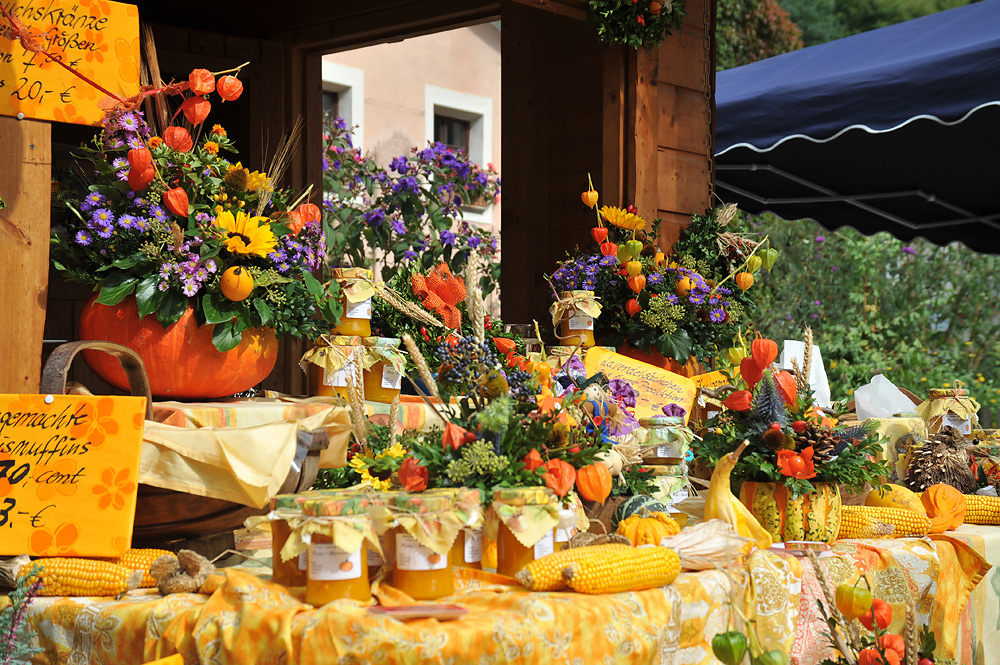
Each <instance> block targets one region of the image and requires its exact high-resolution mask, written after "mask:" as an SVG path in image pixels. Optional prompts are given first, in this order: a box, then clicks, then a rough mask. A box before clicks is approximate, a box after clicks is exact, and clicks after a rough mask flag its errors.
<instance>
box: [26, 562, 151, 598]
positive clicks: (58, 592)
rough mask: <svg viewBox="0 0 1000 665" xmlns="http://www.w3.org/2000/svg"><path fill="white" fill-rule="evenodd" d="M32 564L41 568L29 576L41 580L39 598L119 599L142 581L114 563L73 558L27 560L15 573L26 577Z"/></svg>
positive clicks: (137, 575)
mask: <svg viewBox="0 0 1000 665" xmlns="http://www.w3.org/2000/svg"><path fill="white" fill-rule="evenodd" d="M34 564H38V566H39V567H41V569H42V572H41V573H40V574H39V575H37V576H34V577H32V581H34V580H35V579H37V578H41V580H42V589H41V591H40V592H39V595H41V596H120V595H121V594H123V593H125V592H127V591H131V590H132V589H135V588H137V587H138V586H139V583H140V582H141V581H142V573H141V572H139V571H133V570H129V569H128V568H126V567H125V566H122V565H119V564H117V563H110V562H108V561H99V560H97V559H79V558H73V557H58V558H50V559H36V560H34V561H29V562H28V563H26V564H25V565H24V566H22V567H21V571H20V573H19V574H22V575H23V574H26V573H27V572H28V571H29V570H31V566H32V565H34Z"/></svg>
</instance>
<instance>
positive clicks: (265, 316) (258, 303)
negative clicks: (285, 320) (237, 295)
mask: <svg viewBox="0 0 1000 665" xmlns="http://www.w3.org/2000/svg"><path fill="white" fill-rule="evenodd" d="M253 306H254V309H256V310H257V313H258V314H259V315H260V323H261V325H265V326H266V325H267V324H268V323H270V322H271V318H272V317H273V316H274V315H273V313H272V312H271V307H270V306H269V305H268V304H267V302H265V301H264V300H262V299H260V298H254V301H253Z"/></svg>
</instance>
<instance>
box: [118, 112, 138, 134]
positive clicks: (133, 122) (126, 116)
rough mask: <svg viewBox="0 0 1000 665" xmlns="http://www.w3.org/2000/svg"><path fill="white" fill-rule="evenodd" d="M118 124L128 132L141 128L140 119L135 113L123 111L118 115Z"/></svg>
mask: <svg viewBox="0 0 1000 665" xmlns="http://www.w3.org/2000/svg"><path fill="white" fill-rule="evenodd" d="M118 126H119V127H121V128H122V129H124V130H125V131H127V132H135V131H138V129H139V119H138V118H136V117H135V114H133V113H123V114H122V115H120V116H118Z"/></svg>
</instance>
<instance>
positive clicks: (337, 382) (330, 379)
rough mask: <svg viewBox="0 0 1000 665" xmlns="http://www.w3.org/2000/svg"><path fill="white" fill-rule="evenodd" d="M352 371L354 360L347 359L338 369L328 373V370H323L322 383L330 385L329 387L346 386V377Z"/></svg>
mask: <svg viewBox="0 0 1000 665" xmlns="http://www.w3.org/2000/svg"><path fill="white" fill-rule="evenodd" d="M353 372H354V361H353V360H351V361H348V362H346V363H344V366H343V367H341V368H340V369H338V370H337V371H336V372H333V373H332V374H331V373H330V371H329V370H323V385H326V386H330V387H331V388H346V387H347V377H348V376H351V375H352V374H353Z"/></svg>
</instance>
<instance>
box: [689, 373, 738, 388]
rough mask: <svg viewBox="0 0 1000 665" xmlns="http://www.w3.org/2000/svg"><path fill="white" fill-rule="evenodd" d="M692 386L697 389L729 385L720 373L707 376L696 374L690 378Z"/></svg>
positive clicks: (727, 380)
mask: <svg viewBox="0 0 1000 665" xmlns="http://www.w3.org/2000/svg"><path fill="white" fill-rule="evenodd" d="M691 380H692V381H694V384H695V385H696V386H698V387H699V388H709V389H711V388H718V387H719V386H725V385H729V379H728V378H726V375H725V374H723V373H722V372H708V373H707V374H696V375H695V376H692V377H691Z"/></svg>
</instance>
